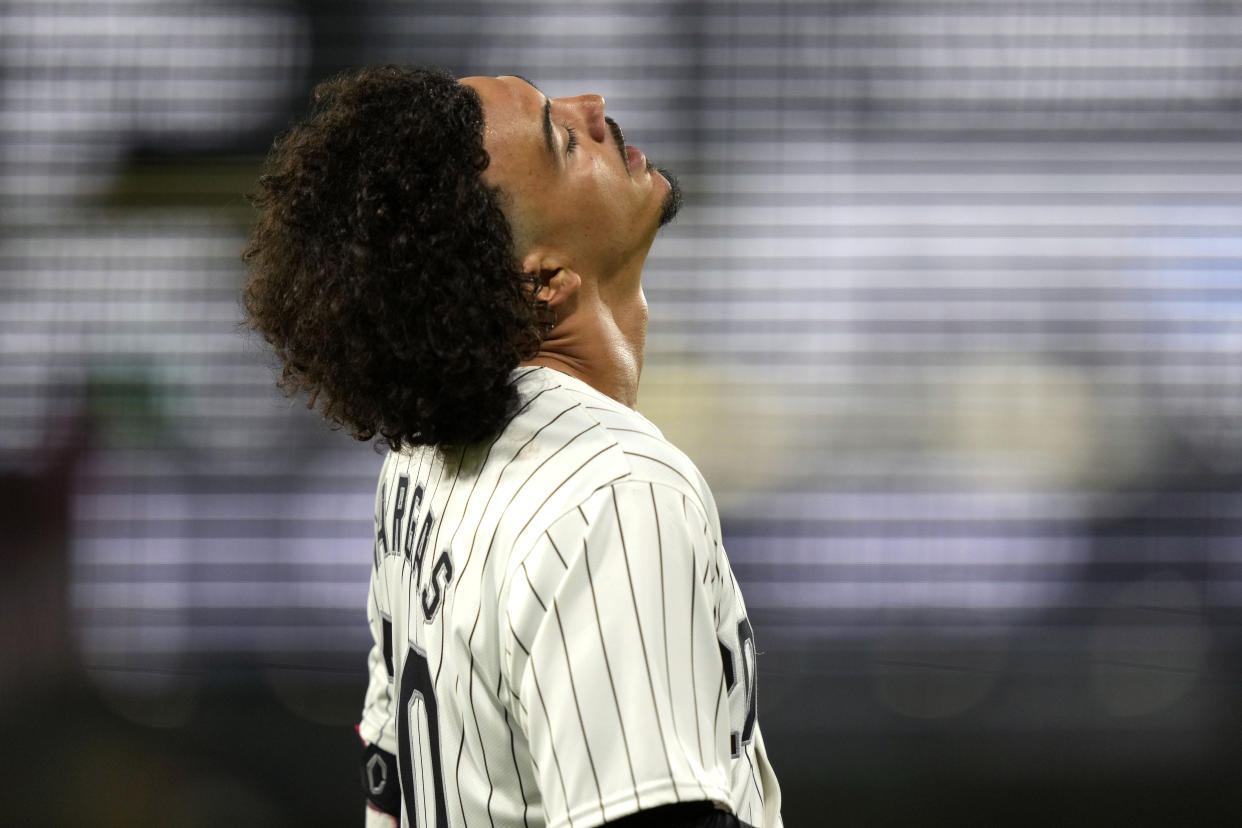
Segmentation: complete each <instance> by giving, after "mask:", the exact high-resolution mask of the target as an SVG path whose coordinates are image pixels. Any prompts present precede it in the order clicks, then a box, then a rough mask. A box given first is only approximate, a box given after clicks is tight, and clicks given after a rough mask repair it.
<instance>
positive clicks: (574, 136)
mask: <svg viewBox="0 0 1242 828" xmlns="http://www.w3.org/2000/svg"><path fill="white" fill-rule="evenodd" d="M565 132H566V133H568V134H569V141H568V142H567V143H566V144H565V154H566V155H572V154H573V151H574V149H575V148H576V147H577V146H578V130H576V129H574V128H573V127H571V126H567V127H565Z"/></svg>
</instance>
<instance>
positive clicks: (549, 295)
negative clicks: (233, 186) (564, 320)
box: [522, 251, 582, 308]
mask: <svg viewBox="0 0 1242 828" xmlns="http://www.w3.org/2000/svg"><path fill="white" fill-rule="evenodd" d="M522 270H523V271H524V272H526V273H534V274H536V275H537V276H538V277H539V289H538V291H536V293H535V298H537V299H538V300H539V301H541V302H545V303H547V306H548V307H550V308H555V307H556V306H557V305H560V304H561V303H562V302H564V301H565V300H566V299H568V298H569V297H571V296H573V295H574V294H575V293H577V292H578V288H579V286H581V285H582V277H581V276H579V275H578V272H577V271H576V270H574V269H572V268H570V267H568V266H566V265H565V264H564V263H562V261H561V260H560V259H559V258H557V257H551V256H548V255H547V254H546V253H543V252H539V251H532V252H531V253H530V254H528V255H527V256H526V258H525V259H524V260H523V261H522Z"/></svg>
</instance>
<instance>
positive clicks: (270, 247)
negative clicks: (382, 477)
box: [242, 65, 546, 451]
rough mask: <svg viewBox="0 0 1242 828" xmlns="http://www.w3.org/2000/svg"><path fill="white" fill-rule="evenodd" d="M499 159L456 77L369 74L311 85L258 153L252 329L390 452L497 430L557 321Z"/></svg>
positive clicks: (287, 377)
mask: <svg viewBox="0 0 1242 828" xmlns="http://www.w3.org/2000/svg"><path fill="white" fill-rule="evenodd" d="M488 163H489V158H488V155H487V153H486V152H485V151H484V149H483V107H482V104H481V102H480V100H479V98H478V95H477V94H476V93H475V92H474V90H472V89H470V88H469V87H467V86H465V85H463V84H460V83H458V82H457V81H456V80H454V79H453V77H452V76H451V75H449V74H448V73H446V72H443V71H440V70H437V69H428V68H421V67H404V66H391V65H388V66H372V67H367V68H363V69H360V70H354V71H351V72H346V73H344V74H341V75H337V76H336V77H333V78H331V79H329V80H326V81H324V82H323V83H320V84H319V85H318V86H317V87H315V90H314V93H313V95H312V105H311V109H310V112H309V114H307V115H306V117H305V118H303V119H302V120H300V121H299V122H297V123H296V124H294V125H293V126H292V127H291V128H290V129H289V130H288V131H286V132H285V133H283V134H282V135H280V136H279V137H278V138H277V139H276V141H275V143H274V144H273V147H272V150H271V152H270V154H269V155H268V157H267V159H266V161H265V162H264V167H263V172H262V175H261V176H260V178H259V187H258V190H257V192H255V193H254V194H252V195H251V196H250V200H251V203H252V204H253V205H254V206H255V207H256V208H257V209H258V212H259V216H258V222H257V224H256V226H255V228H254V231H253V233H252V234H251V236H250V240H249V243H248V245H247V247H246V250H245V252H244V253H243V254H242V259H243V261H244V262H245V263H246V265H247V268H248V278H247V282H246V286H245V289H244V296H243V298H244V303H245V309H246V319H245V324H246V325H247V326H248V327H250V328H253V329H255V330H257V331H259V332H260V333H261V334H262V335H263V337H264V338H265V339H266V340H267V341H268V342H269V343H270V344H271V345H272V347H273V349H274V351H275V353H276V355H277V357H278V358H279V359H280V360H281V361H282V362H283V371H282V373H281V377H280V380H279V382H278V384H279V386H280V387H281V388H282V389H283V390H284V391H285V393H286V394H287V395H293V394H295V393H298V392H302V391H304V392H306V393H307V394H308V396H309V401H308V403H307V405H308V406H309V407H314V406H316V405H318V406H319V407H320V409H321V411H322V412H323V415H324V416H325V417H326V418H327V419H328V420H329V421H330V422H332V423H334V424H335V425H337V426H339V427H343V428H345V429H347V430H348V431H349V432H350V433H351V434H352V435H353V436H354V437H355V438H357V439H359V440H369V439H371V438H372V437H374V436H376V435H380V436H381V437H382V438H383V439H384V440H385V441H386V442H387V443H388V446H389V447H390V448H392V449H393V450H394V451H398V450H400V449H401V447H402V446H403V445H410V446H416V445H428V444H435V445H440V446H443V447H449V446H460V445H466V444H468V443H470V442H473V441H476V440H478V439H481V438H483V437H486V436H488V435H491V434H494V433H496V432H498V431H499V430H500V428H501V427H502V426H503V424H504V422H505V421H506V419H507V417H508V416H509V414H510V413H511V412H512V410H513V409H514V407H515V405H516V402H517V392H516V389H515V388H514V387H513V386H512V383H511V382H510V372H511V371H512V370H513V369H514V368H516V367H517V365H518V364H519V362H521V361H522V360H524V359H528V358H530V357H531V356H533V355H534V354H535V353H536V352H537V351H538V347H539V343H540V340H541V333H543V332H544V330H545V328H546V319H545V309H543V308H542V307H541V306H540V304H539V303H538V302H537V301H536V299H535V290H536V288H537V282H536V281H535V277H534V276H533V275H531V274H526V273H523V272H521V270H520V269H519V267H518V264H517V260H516V255H515V251H514V242H513V232H512V229H511V228H510V226H509V223H508V222H507V220H506V219H505V216H504V214H503V212H502V211H501V198H502V195H501V193H500V192H499V191H498V190H496V189H494V188H491V187H489V186H488V185H487V184H486V183H485V182H484V181H483V180H482V178H481V174H482V172H483V171H484V169H486V168H487V165H488Z"/></svg>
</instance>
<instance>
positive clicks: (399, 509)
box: [392, 474, 410, 541]
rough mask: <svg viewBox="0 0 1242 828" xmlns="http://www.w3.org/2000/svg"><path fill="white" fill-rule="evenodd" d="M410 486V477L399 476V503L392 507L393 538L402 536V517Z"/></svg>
mask: <svg viewBox="0 0 1242 828" xmlns="http://www.w3.org/2000/svg"><path fill="white" fill-rule="evenodd" d="M409 488H410V478H408V477H406V476H405V475H404V474H403V475H401V476H400V477H398V478H397V503H396V505H394V506H393V509H392V539H393V540H394V541H395V540H396V539H397V538H399V537H401V518H403V517H405V495H406V493H407V492H408V491H409Z"/></svg>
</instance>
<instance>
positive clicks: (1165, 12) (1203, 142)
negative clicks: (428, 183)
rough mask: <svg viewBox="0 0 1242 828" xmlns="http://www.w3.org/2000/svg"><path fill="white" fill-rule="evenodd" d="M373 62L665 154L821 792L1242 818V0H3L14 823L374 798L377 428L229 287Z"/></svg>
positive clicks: (4, 614)
mask: <svg viewBox="0 0 1242 828" xmlns="http://www.w3.org/2000/svg"><path fill="white" fill-rule="evenodd" d="M381 61H396V62H417V63H431V64H436V65H441V66H444V67H446V68H448V69H449V70H451V71H453V72H454V73H456V74H458V75H467V74H508V73H513V72H518V73H521V74H523V75H525V76H527V77H529V78H531V79H533V80H535V82H536V83H538V84H539V85H540V87H541V88H542V89H543V90H544V91H545V92H547V93H548V94H549V95H553V96H557V95H566V94H578V93H581V92H598V93H600V94H603V95H604V96H605V97H606V98H607V102H608V109H609V112H610V114H612V116H613V117H615V118H616V119H617V120H618V122H619V123H620V124H621V125H622V127H624V129H625V131H626V134H627V136H628V139H629V140H630V141H631V142H632V143H635V144H637V145H638V146H639V147H641V148H642V149H643V150H644V151H645V152H646V153H647V155H649V156H650V157H651V158H652V159H653V160H656V161H658V162H659V163H660V164H661V165H665V166H668V167H670V168H671V169H673V170H675V171H677V172H678V173H679V174H680V176H681V180H682V183H683V186H684V188H685V190H686V200H687V206H686V208H685V209H684V210H683V212H682V215H681V217H680V218H679V219H678V221H677V222H676V223H674V225H672V226H671V227H670V228H669V229H668V230H666V231H665V233H664V236H663V238H662V240H660V241H658V242H657V243H656V246H655V248H654V250H653V253H652V256H651V258H650V260H649V264H648V268H647V272H646V285H647V296H648V299H649V301H650V304H651V329H650V341H649V345H648V357H647V368H646V371H645V374H644V377H643V384H642V388H641V394H640V409H641V410H642V411H643V412H644V413H645V414H646V415H647V416H648V417H649V418H651V419H652V420H654V421H655V422H656V423H657V424H658V425H659V426H661V427H662V428H663V429H664V430H665V432H666V434H668V436H670V437H671V438H672V439H673V440H674V441H675V442H676V443H678V444H679V445H681V446H682V447H683V448H684V449H685V450H686V451H687V453H689V454H690V455H691V457H693V458H694V459H695V460H696V461H697V462H698V463H699V464H700V466H701V467H702V469H703V471H704V473H705V474H706V476H707V478H708V479H709V481H710V483H711V484H712V486H713V487H714V490H715V492H716V495H717V498H718V500H719V501H720V506H721V513H722V515H723V518H724V528H725V533H726V544H727V547H728V550H729V554H730V557H731V559H732V561H733V565H734V567H735V570H736V574H737V576H738V578H739V580H740V581H741V582H742V583H743V588H744V590H745V594H746V597H747V602H748V605H749V608H750V614H751V619H752V622H753V624H754V627H755V631H756V636H757V640H758V644H759V651H760V653H761V655H760V657H759V664H760V676H761V681H760V693H759V700H760V701H759V704H760V711H761V718H760V720H761V721H762V723H763V726H764V730H765V734H766V738H767V743H768V746H769V750H770V752H771V754H772V759H773V763H774V765H775V767H776V770H777V772H778V774H779V776H780V778H781V780H782V783H783V786H784V790H785V798H786V808H785V817H786V822H787V824H789V825H790V826H803V825H805V826H812V825H947V824H952V825H955V826H974V825H980V826H982V825H988V826H994V825H998V824H1001V825H1051V826H1060V825H1065V826H1078V825H1084V826H1085V825H1093V826H1094V825H1099V824H1127V825H1153V826H1154V825H1166V824H1169V823H1176V824H1179V825H1226V824H1242V823H1239V822H1237V821H1236V820H1242V793H1240V792H1242V772H1240V768H1242V661H1240V659H1239V656H1242V362H1240V361H1239V352H1240V351H1242V270H1240V265H1242V145H1240V144H1239V141H1238V135H1239V128H1240V127H1242V3H1239V2H1234V1H1233V0H1170V1H1169V2H1149V1H1148V0H1097V1H1096V2H1072V1H1070V0H1040V1H1039V2H1036V1H1034V0H871V1H870V2H868V0H854V2H847V0H838V1H837V2H797V1H796V0H753V1H752V2H702V1H701V0H700V1H699V2H691V1H690V0H686V1H685V2H633V3H624V4H622V3H612V2H610V3H604V2H582V3H573V4H560V3H546V2H538V1H537V0H529V1H527V2H488V3H483V2H471V0H455V2H418V0H401V2H396V1H395V0H392V1H390V0H355V2H351V3H331V2H327V0H300V1H299V0H270V2H247V3H243V2H229V1H228V0H93V1H92V0H7V2H4V3H2V4H0V213H2V221H0V343H2V347H0V778H2V779H3V780H4V781H3V783H2V784H0V824H3V825H92V826H123V825H124V826H128V825H135V826H145V825H177V826H215V825H229V826H230V827H231V828H242V827H243V826H251V825H256V826H257V825H265V826H266V825H273V826H284V825H288V826H293V825H297V826H321V825H322V826H327V825H360V824H361V821H360V819H359V817H360V814H361V810H362V796H361V793H360V791H359V788H358V784H357V782H356V737H355V736H354V734H353V732H352V725H353V724H354V722H355V721H356V719H357V716H358V714H359V710H360V707H361V699H362V692H363V689H364V683H365V671H364V659H365V653H366V649H367V647H368V646H369V638H368V634H367V630H366V626H365V611H364V608H365V596H366V590H367V577H368V567H369V564H370V548H371V539H370V532H371V510H372V503H373V497H374V485H375V478H376V475H377V473H378V470H379V465H380V462H381V457H380V456H379V455H378V454H377V453H376V452H375V451H374V450H373V449H372V448H371V447H369V446H367V445H363V444H359V443H355V442H353V441H351V440H350V439H348V438H347V437H345V436H344V435H342V434H340V433H339V432H332V431H330V430H329V429H327V428H326V427H325V426H324V425H323V424H322V423H321V422H320V421H319V420H318V418H317V416H314V415H311V414H309V413H308V412H307V411H306V410H305V409H304V408H303V407H302V406H301V405H300V404H298V403H296V402H289V401H286V400H284V399H283V398H282V397H281V396H280V395H279V394H278V392H277V391H276V390H275V388H274V379H275V371H274V366H273V364H272V361H271V359H270V357H269V356H268V355H267V354H266V353H265V352H264V350H263V349H262V348H261V347H260V346H259V344H258V343H256V342H255V341H254V340H253V339H251V338H248V337H247V336H244V335H243V334H242V333H241V332H240V331H239V329H238V323H239V321H240V318H241V313H240V303H239V298H238V292H239V288H240V286H241V283H242V279H243V270H242V266H241V263H240V259H239V256H240V252H241V249H242V247H243V244H244V240H245V236H246V233H247V230H248V225H249V223H250V221H251V218H252V216H251V212H250V210H249V207H248V206H247V204H246V201H245V199H244V197H243V194H244V193H245V192H247V191H248V190H249V189H250V188H251V187H252V185H253V182H254V180H255V178H256V176H257V170H258V166H259V163H260V160H261V158H262V156H263V155H264V153H265V152H266V150H267V148H268V146H269V145H270V143H271V139H272V137H273V136H274V135H275V134H276V133H277V132H278V131H279V130H280V129H282V128H283V127H284V126H285V125H286V124H288V123H289V121H290V119H291V118H293V117H295V115H296V114H297V113H299V112H301V111H302V110H303V109H304V107H305V104H306V101H307V100H308V95H309V91H310V89H311V87H312V85H313V84H314V82H316V81H317V80H319V79H322V78H323V77H325V76H327V75H328V74H331V73H333V72H335V71H337V70H339V69H341V68H343V67H347V66H355V65H359V64H364V63H373V62H381Z"/></svg>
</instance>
